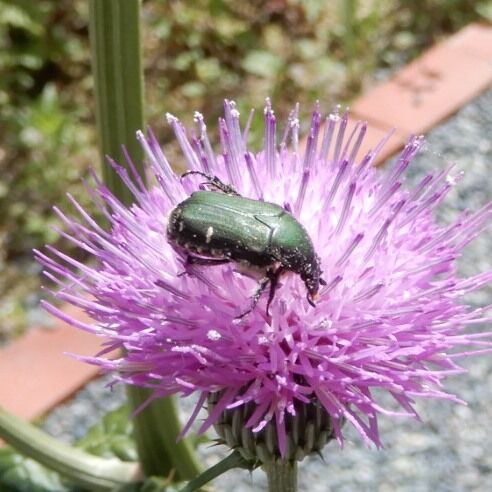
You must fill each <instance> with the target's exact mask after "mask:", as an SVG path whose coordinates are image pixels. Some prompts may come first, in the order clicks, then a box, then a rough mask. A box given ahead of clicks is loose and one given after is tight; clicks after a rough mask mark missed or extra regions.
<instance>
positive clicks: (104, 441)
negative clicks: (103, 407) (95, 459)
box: [77, 405, 138, 461]
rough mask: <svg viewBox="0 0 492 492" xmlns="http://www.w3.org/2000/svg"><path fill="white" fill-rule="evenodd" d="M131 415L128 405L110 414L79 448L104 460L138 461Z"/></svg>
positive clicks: (93, 428)
mask: <svg viewBox="0 0 492 492" xmlns="http://www.w3.org/2000/svg"><path fill="white" fill-rule="evenodd" d="M129 413H130V412H129V409H128V405H122V406H121V407H120V408H118V409H116V410H114V411H112V412H109V413H108V414H106V415H105V416H104V417H103V418H102V420H101V421H100V422H98V423H97V424H96V425H94V427H92V428H91V429H90V430H89V432H88V433H87V434H86V435H85V436H84V437H83V438H82V439H81V440H80V441H79V442H78V443H77V447H79V448H81V449H83V450H84V451H86V452H88V453H90V454H94V455H96V456H101V457H103V458H118V459H120V460H122V461H137V460H138V455H137V450H136V447H135V441H134V440H133V438H132V432H133V421H132V419H131V417H130V415H129Z"/></svg>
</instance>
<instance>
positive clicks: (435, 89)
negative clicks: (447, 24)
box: [352, 41, 492, 134]
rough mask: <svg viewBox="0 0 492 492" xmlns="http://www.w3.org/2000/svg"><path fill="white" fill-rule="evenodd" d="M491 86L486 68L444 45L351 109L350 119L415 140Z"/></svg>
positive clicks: (491, 74)
mask: <svg viewBox="0 0 492 492" xmlns="http://www.w3.org/2000/svg"><path fill="white" fill-rule="evenodd" d="M491 84H492V64H490V63H488V62H487V61H485V60H483V59H481V58H477V57H474V56H472V55H470V54H469V53H468V52H467V51H466V50H464V49H455V48H453V47H452V43H451V42H449V41H448V42H445V43H442V44H439V45H437V46H436V47H434V48H432V49H431V50H429V51H428V52H427V53H425V54H424V55H423V56H421V57H420V58H418V59H417V60H415V61H414V62H413V63H411V64H410V65H408V66H407V67H405V68H404V69H402V70H401V71H400V72H399V73H398V74H397V75H396V76H395V77H394V78H393V79H391V80H390V81H389V82H386V83H383V84H381V85H378V86H376V87H375V88H374V89H372V90H371V91H370V92H369V93H368V94H367V95H365V96H363V97H361V98H359V99H357V100H356V101H355V102H354V104H353V106H352V107H353V110H354V113H356V114H357V115H358V116H359V117H362V118H364V119H367V120H368V121H370V122H375V123H377V124H379V125H381V126H382V127H391V126H396V127H397V128H398V129H399V130H400V131H402V132H403V133H404V134H410V133H415V134H420V133H423V132H426V131H427V130H429V129H430V128H432V127H433V126H434V125H435V124H436V123H438V122H439V121H441V120H443V119H444V118H446V117H448V116H450V115H451V114H453V113H454V112H455V111H456V110H458V109H459V108H460V107H461V106H463V105H464V104H465V103H467V102H468V101H470V100H471V99H473V98H474V97H475V96H477V95H478V94H479V93H481V92H482V91H483V90H485V89H486V88H487V87H489V86H490V85H491Z"/></svg>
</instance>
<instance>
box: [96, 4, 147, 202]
mask: <svg viewBox="0 0 492 492" xmlns="http://www.w3.org/2000/svg"><path fill="white" fill-rule="evenodd" d="M89 7H90V10H89V34H90V41H91V57H92V72H93V74H94V93H95V99H96V124H97V132H98V136H99V150H100V154H101V159H102V161H103V162H102V170H103V176H104V181H105V183H106V184H107V185H108V187H109V188H110V189H111V190H112V191H113V192H115V193H116V194H117V195H118V197H119V198H120V199H122V200H123V201H124V202H125V203H131V202H132V196H131V194H130V192H129V190H128V189H127V188H126V187H125V186H124V184H123V183H122V182H121V180H120V179H119V178H118V175H117V174H116V173H115V172H114V170H113V169H112V168H111V167H110V166H108V165H107V163H105V162H104V161H105V159H106V156H111V157H112V158H113V159H114V160H115V161H117V162H118V163H119V164H121V165H124V163H125V159H124V156H123V153H122V147H121V146H122V145H125V146H126V148H127V149H128V152H129V153H130V155H131V157H132V159H133V161H134V163H135V165H136V166H137V169H139V171H140V174H141V176H142V177H143V176H144V173H143V167H142V156H143V154H142V149H141V147H140V145H139V143H138V142H137V139H136V138H135V132H136V131H137V130H141V129H143V127H144V111H143V71H142V56H141V43H140V37H141V36H140V0H90V4H89Z"/></svg>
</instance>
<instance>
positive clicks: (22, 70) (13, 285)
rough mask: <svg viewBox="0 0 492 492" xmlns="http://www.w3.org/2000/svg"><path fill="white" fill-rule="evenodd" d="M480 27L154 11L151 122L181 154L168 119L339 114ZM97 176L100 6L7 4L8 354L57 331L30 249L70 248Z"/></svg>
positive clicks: (305, 7) (417, 8)
mask: <svg viewBox="0 0 492 492" xmlns="http://www.w3.org/2000/svg"><path fill="white" fill-rule="evenodd" d="M481 19H482V20H486V19H488V20H491V19H492V2H491V1H490V0H487V1H484V0H480V1H479V0H358V1H357V0H347V1H343V0H337V1H334V0H332V1H324V0H250V1H248V2H238V1H237V0H195V1H193V2H189V1H188V2H187V1H178V0H175V1H173V0H146V1H144V2H143V45H144V61H145V76H146V88H145V89H146V118H147V122H148V124H149V125H150V126H152V127H153V128H154V130H155V131H156V133H157V134H158V136H159V138H160V139H161V141H162V143H163V144H165V145H166V146H167V150H168V152H170V155H171V156H172V155H173V147H172V145H173V144H172V141H171V135H170V132H169V129H168V128H167V125H165V124H164V118H163V115H164V114H165V112H171V113H174V114H176V115H177V116H179V117H180V118H181V119H182V120H183V121H184V122H185V123H189V122H190V121H191V118H192V115H193V111H195V110H198V111H201V112H202V113H204V114H205V116H206V119H207V122H208V126H209V128H210V129H211V130H212V131H213V130H214V123H215V122H216V120H217V117H218V115H219V114H220V113H221V111H222V100H223V99H224V98H232V99H235V100H236V101H237V102H238V106H239V109H240V110H242V112H243V113H247V112H248V111H249V109H250V108H251V107H256V108H258V107H261V106H262V105H263V103H264V99H265V97H267V96H270V97H271V98H272V101H273V104H274V107H275V109H276V112H277V113H278V114H279V116H280V118H282V117H283V116H285V115H286V114H287V113H288V111H289V110H290V109H291V107H292V106H293V104H295V103H296V102H299V103H301V110H302V112H304V113H307V112H309V110H310V109H311V107H312V104H313V102H314V101H315V100H317V99H319V100H320V101H321V103H322V107H323V108H324V110H325V111H328V110H329V109H331V108H332V107H333V106H334V105H335V104H337V103H340V104H349V103H350V101H351V99H353V98H354V97H355V96H357V95H358V94H359V93H360V92H361V91H362V90H364V88H365V87H366V86H368V85H370V84H371V83H372V82H374V81H375V80H377V79H381V78H386V77H388V76H390V75H391V73H393V72H394V71H395V70H396V69H398V67H399V66H401V65H402V64H404V63H407V62H408V61H409V60H410V59H412V58H414V57H415V56H417V55H418V54H419V53H420V52H422V50H423V49H425V48H426V47H427V46H429V45H431V44H432V43H434V42H435V41H437V40H439V39H440V38H442V37H445V36H447V35H449V34H450V33H453V32H455V31H457V30H458V29H460V28H461V27H463V26H464V25H466V24H467V23H469V22H471V21H477V20H481ZM257 123H258V124H260V123H261V122H260V119H259V118H257ZM252 138H253V144H254V142H255V141H256V142H259V141H260V130H259V127H258V128H256V127H253V129H252ZM171 162H172V161H171ZM98 165H99V162H98V155H97V149H96V134H95V122H94V102H93V97H92V78H91V71H90V59H89V41H88V2H87V1H86V0H60V1H55V0H37V1H36V2H33V1H32V0H0V319H1V320H2V323H1V325H0V344H1V343H5V341H7V340H10V339H12V338H14V337H16V336H18V335H19V334H21V333H22V332H23V330H25V329H26V327H28V326H30V325H33V324H36V325H39V324H40V323H45V322H46V320H45V318H44V315H43V313H42V312H41V311H40V310H39V308H38V302H39V295H40V294H39V292H40V284H41V277H40V269H39V267H38V266H37V265H36V264H35V263H34V262H33V260H32V253H31V249H32V248H34V247H42V246H43V244H45V243H47V242H50V243H52V242H55V241H58V242H60V239H58V237H57V235H56V233H55V232H53V231H52V230H51V229H50V228H49V227H48V225H56V220H55V218H54V216H53V214H52V212H51V207H52V205H53V204H57V205H59V206H60V207H61V208H62V209H63V208H66V205H67V200H66V198H65V193H66V192H67V191H70V192H71V193H72V194H74V195H75V196H76V197H77V198H78V199H79V201H80V202H81V203H83V204H84V205H85V206H86V207H87V208H88V209H89V210H92V206H91V203H90V202H89V200H88V198H87V195H86V193H85V192H84V190H83V186H82V184H81V178H82V177H84V176H85V175H86V173H87V169H88V168H89V167H90V166H96V167H97V166H98ZM61 247H62V249H63V250H64V251H66V252H67V251H68V252H70V254H71V255H72V256H74V255H75V252H74V251H73V248H72V247H71V246H70V245H69V244H63V245H62V246H61Z"/></svg>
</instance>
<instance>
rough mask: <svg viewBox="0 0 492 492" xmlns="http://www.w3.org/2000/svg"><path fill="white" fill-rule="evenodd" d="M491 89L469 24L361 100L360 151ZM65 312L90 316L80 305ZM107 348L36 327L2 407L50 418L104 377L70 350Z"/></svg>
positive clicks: (396, 140) (487, 62)
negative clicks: (363, 128) (50, 413)
mask: <svg viewBox="0 0 492 492" xmlns="http://www.w3.org/2000/svg"><path fill="white" fill-rule="evenodd" d="M491 85H492V26H484V25H480V24H472V25H469V26H468V27H466V28H464V29H462V30H461V31H460V32H458V33H457V34H455V35H454V36H452V37H451V38H449V39H447V40H445V41H444V42H442V43H439V44H438V45H436V46H434V47H432V48H431V49H429V50H428V51H427V52H425V53H424V54H423V55H422V56H420V57H419V58H418V59H417V60H415V61H413V62H412V63H410V64H409V65H407V66H406V67H404V68H403V69H402V70H401V71H399V72H398V73H397V74H396V75H395V76H394V77H393V78H392V79H391V80H389V81H388V82H385V83H382V84H379V85H377V86H376V87H374V88H372V89H371V90H370V91H368V92H367V93H365V94H364V95H363V96H361V97H360V98H358V99H357V100H356V101H354V103H353V105H352V108H351V120H352V124H353V122H355V121H356V120H359V119H361V120H367V121H368V122H369V127H368V131H367V134H366V138H365V141H364V143H363V146H362V149H361V150H360V152H361V153H362V152H365V151H367V150H369V149H370V148H374V147H375V145H376V144H377V143H378V142H379V141H380V140H381V138H382V137H383V136H384V135H386V134H387V133H388V132H389V131H390V130H391V129H393V128H394V127H396V132H395V135H394V136H393V137H392V138H391V140H390V141H389V142H388V144H387V145H386V146H385V148H384V150H383V153H382V154H381V155H380V156H379V159H378V163H381V162H382V161H383V160H385V159H386V158H387V157H389V156H390V155H392V154H394V153H395V152H396V151H398V150H399V148H401V147H402V146H403V144H404V143H405V141H406V140H407V138H408V137H409V136H410V135H411V134H421V133H424V132H426V131H428V130H429V129H430V128H432V127H433V126H434V125H436V124H437V123H438V122H440V121H442V120H443V119H444V118H446V117H448V116H450V115H451V114H452V113H454V112H455V111H456V110H458V109H459V108H460V107H461V106H463V105H464V104H465V103H467V102H468V101H470V100H471V99H473V98H474V97H476V96H477V95H478V94H480V92H482V91H483V90H485V89H486V88H488V87H490V86H491ZM66 311H70V312H71V313H72V314H74V313H76V314H77V316H78V317H80V319H84V318H86V315H84V313H82V312H81V311H80V310H76V309H75V308H73V307H68V306H67V308H66ZM100 343H101V339H99V338H97V337H95V336H94V335H92V334H88V333H85V332H82V331H80V330H76V329H74V328H70V327H68V326H66V325H64V324H63V323H62V322H58V323H57V325H56V326H55V327H54V328H50V329H41V328H38V329H32V330H30V331H29V332H28V333H27V334H26V335H25V336H24V337H22V338H21V339H20V340H18V341H16V342H14V343H12V344H10V345H9V346H7V347H6V348H3V349H1V350H0V406H2V407H4V408H5V409H6V410H8V411H10V412H13V413H14V414H16V415H18V416H20V417H22V418H25V419H29V420H31V419H33V418H36V417H39V416H41V415H43V414H45V413H46V412H48V411H49V410H50V409H51V408H53V407H54V406H55V405H57V404H58V403H60V402H62V401H63V400H65V399H67V398H68V397H70V396H71V395H72V394H73V393H74V392H75V391H76V390H77V389H79V388H81V387H82V386H83V385H84V384H85V383H86V382H87V381H89V380H90V379H91V378H93V377H94V376H96V375H97V372H98V369H97V368H96V367H93V366H89V365H87V364H82V363H80V362H77V361H76V360H74V359H72V358H70V357H67V356H66V355H65V353H66V352H72V353H77V354H83V355H94V354H95V353H96V352H97V351H98V350H99V349H100Z"/></svg>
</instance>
